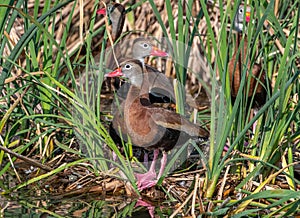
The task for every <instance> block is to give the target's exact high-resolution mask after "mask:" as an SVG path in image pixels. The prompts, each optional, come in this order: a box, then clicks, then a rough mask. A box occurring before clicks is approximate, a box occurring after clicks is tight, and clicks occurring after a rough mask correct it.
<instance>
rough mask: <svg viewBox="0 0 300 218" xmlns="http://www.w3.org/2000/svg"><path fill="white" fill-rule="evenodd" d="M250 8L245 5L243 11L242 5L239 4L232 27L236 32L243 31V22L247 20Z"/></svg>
mask: <svg viewBox="0 0 300 218" xmlns="http://www.w3.org/2000/svg"><path fill="white" fill-rule="evenodd" d="M250 12H251V8H250V7H249V6H246V11H244V5H240V6H239V8H238V11H237V13H236V15H235V17H234V28H235V30H236V31H238V32H242V31H243V23H244V20H245V22H249V19H250Z"/></svg>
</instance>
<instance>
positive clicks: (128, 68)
mask: <svg viewBox="0 0 300 218" xmlns="http://www.w3.org/2000/svg"><path fill="white" fill-rule="evenodd" d="M124 68H125V69H126V70H130V69H131V68H132V66H131V65H130V64H125V66H124Z"/></svg>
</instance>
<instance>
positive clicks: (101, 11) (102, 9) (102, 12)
mask: <svg viewBox="0 0 300 218" xmlns="http://www.w3.org/2000/svg"><path fill="white" fill-rule="evenodd" d="M97 14H103V15H106V9H105V8H101V9H98V10H97Z"/></svg>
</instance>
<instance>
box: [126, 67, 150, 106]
mask: <svg viewBox="0 0 300 218" xmlns="http://www.w3.org/2000/svg"><path fill="white" fill-rule="evenodd" d="M141 99H142V100H141ZM126 100H127V101H129V102H132V101H136V103H137V104H141V106H144V105H148V104H149V102H150V100H149V82H148V74H147V73H145V74H143V75H142V76H139V77H138V78H135V81H133V82H132V84H131V86H130V89H129V92H128V95H127V99H126Z"/></svg>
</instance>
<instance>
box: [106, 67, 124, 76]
mask: <svg viewBox="0 0 300 218" xmlns="http://www.w3.org/2000/svg"><path fill="white" fill-rule="evenodd" d="M118 76H123V73H122V70H121V68H117V69H115V70H114V71H112V72H110V73H108V74H105V77H118Z"/></svg>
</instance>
